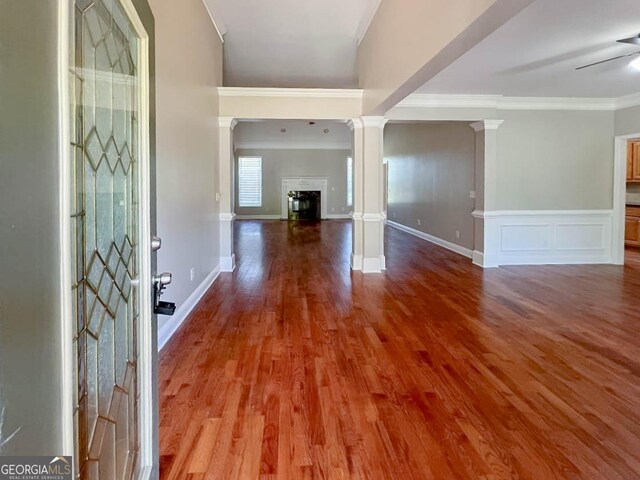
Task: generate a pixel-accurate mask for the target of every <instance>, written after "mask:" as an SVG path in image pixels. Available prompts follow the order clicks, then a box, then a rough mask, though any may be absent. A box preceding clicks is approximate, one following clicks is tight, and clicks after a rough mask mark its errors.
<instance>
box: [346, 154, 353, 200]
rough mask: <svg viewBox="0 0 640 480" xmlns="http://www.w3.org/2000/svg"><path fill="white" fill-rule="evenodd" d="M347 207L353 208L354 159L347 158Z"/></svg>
mask: <svg viewBox="0 0 640 480" xmlns="http://www.w3.org/2000/svg"><path fill="white" fill-rule="evenodd" d="M347 205H349V206H350V207H351V206H353V158H351V157H349V158H347Z"/></svg>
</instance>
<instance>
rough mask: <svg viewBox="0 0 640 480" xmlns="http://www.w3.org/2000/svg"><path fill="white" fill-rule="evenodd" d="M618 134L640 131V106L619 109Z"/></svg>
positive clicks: (617, 113)
mask: <svg viewBox="0 0 640 480" xmlns="http://www.w3.org/2000/svg"><path fill="white" fill-rule="evenodd" d="M615 122H616V135H635V134H636V133H640V106H638V107H632V108H625V109H624V110H618V111H617V112H616V116H615Z"/></svg>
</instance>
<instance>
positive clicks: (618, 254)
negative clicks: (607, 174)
mask: <svg viewBox="0 0 640 480" xmlns="http://www.w3.org/2000/svg"><path fill="white" fill-rule="evenodd" d="M615 149H616V171H615V185H614V232H613V233H614V242H615V244H614V246H613V247H614V248H613V255H614V259H613V261H614V263H617V264H634V265H638V266H640V134H637V135H628V136H622V137H617V138H616V146H615Z"/></svg>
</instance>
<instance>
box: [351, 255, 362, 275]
mask: <svg viewBox="0 0 640 480" xmlns="http://www.w3.org/2000/svg"><path fill="white" fill-rule="evenodd" d="M351 270H354V271H357V272H359V271H361V270H362V255H354V254H353V253H352V254H351Z"/></svg>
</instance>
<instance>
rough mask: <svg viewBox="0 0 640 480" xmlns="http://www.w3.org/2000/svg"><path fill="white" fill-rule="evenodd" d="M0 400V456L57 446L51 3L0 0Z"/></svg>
mask: <svg viewBox="0 0 640 480" xmlns="http://www.w3.org/2000/svg"><path fill="white" fill-rule="evenodd" d="M0 12H2V14H1V15H0V169H1V170H2V174H1V175H0V272H2V275H0V408H2V407H4V408H6V411H5V423H4V426H3V433H4V434H5V435H6V434H9V433H11V432H12V431H13V430H15V429H16V428H18V427H22V430H21V431H20V433H19V434H18V435H17V436H16V437H15V438H14V440H13V441H12V442H11V443H9V444H8V446H6V447H5V448H4V449H3V451H2V454H5V455H11V454H15V455H20V454H23V455H26V454H29V455H38V454H40V455H46V454H48V455H51V454H55V453H56V452H60V451H61V448H62V433H61V411H62V410H61V398H62V392H61V388H60V387H61V383H60V378H61V371H60V367H61V362H60V359H61V335H60V325H61V322H62V319H61V317H60V293H61V292H60V288H61V287H60V281H59V280H60V266H59V258H60V257H59V251H60V244H59V236H60V223H59V216H60V215H59V212H58V205H59V202H58V198H59V189H58V178H59V156H58V148H59V134H58V131H59V122H58V93H57V83H56V78H57V35H58V26H57V2H43V1H42V0H21V1H15V0H0Z"/></svg>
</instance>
